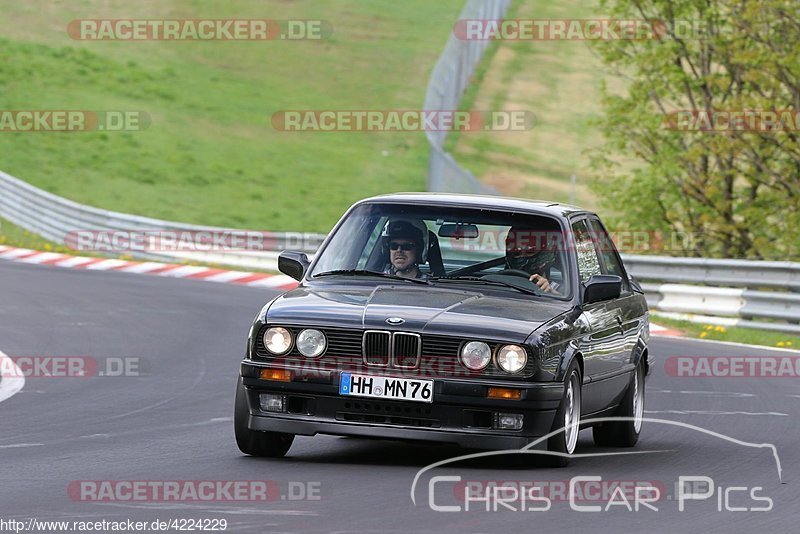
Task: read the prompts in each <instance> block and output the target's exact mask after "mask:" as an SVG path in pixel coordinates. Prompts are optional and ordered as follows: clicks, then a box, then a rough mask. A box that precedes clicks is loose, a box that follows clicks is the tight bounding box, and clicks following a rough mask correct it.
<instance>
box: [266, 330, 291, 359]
mask: <svg viewBox="0 0 800 534" xmlns="http://www.w3.org/2000/svg"><path fill="white" fill-rule="evenodd" d="M264 346H265V347H267V350H268V351H270V352H271V353H272V354H285V353H286V352H289V349H290V348H292V333H291V332H289V331H288V330H286V329H285V328H282V327H280V326H273V327H272V328H268V329H267V331H266V332H264Z"/></svg>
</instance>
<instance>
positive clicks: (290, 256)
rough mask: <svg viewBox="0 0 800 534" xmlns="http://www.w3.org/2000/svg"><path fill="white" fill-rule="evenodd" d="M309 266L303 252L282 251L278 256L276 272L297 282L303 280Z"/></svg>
mask: <svg viewBox="0 0 800 534" xmlns="http://www.w3.org/2000/svg"><path fill="white" fill-rule="evenodd" d="M310 264H311V262H310V261H308V256H306V254H305V252H295V251H294V250H284V251H283V252H281V253H280V255H278V270H279V271H280V272H282V273H283V274H285V275H288V276H291V277H292V278H294V279H295V280H297V281H298V282H299V281H300V280H302V279H303V276H304V275H305V274H306V271H307V270H308V266H309V265H310Z"/></svg>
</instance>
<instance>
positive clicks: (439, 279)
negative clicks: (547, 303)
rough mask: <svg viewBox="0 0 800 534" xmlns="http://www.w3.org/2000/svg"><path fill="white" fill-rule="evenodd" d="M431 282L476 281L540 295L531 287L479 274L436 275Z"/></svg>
mask: <svg viewBox="0 0 800 534" xmlns="http://www.w3.org/2000/svg"><path fill="white" fill-rule="evenodd" d="M430 280H431V281H433V282H442V281H445V280H450V281H453V282H478V283H481V284H486V285H492V286H502V287H510V288H512V289H516V290H517V291H521V292H522V293H526V294H528V295H535V296H537V297H540V296H542V294H541V293H539V292H538V291H534V290H533V289H527V288H525V287H520V286H518V285H515V284H510V283H508V282H502V281H500V280H487V279H485V278H481V277H480V276H438V277H434V278H430Z"/></svg>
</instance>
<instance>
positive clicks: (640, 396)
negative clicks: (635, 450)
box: [592, 362, 644, 447]
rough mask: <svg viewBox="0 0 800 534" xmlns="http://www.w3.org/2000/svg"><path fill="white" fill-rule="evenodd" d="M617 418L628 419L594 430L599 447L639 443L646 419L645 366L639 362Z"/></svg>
mask: <svg viewBox="0 0 800 534" xmlns="http://www.w3.org/2000/svg"><path fill="white" fill-rule="evenodd" d="M614 416H615V417H626V418H627V419H626V420H625V421H613V422H608V423H603V424H601V425H598V426H595V427H594V428H593V429H592V437H593V438H594V443H595V445H597V446H598V447H633V446H634V445H636V442H637V441H639V433H640V432H641V431H642V419H643V417H644V364H643V363H642V362H639V365H637V366H636V370H635V371H634V372H633V377H632V378H631V383H630V385H629V386H628V391H627V392H625V396H624V397H623V398H622V403H620V405H619V408H617V411H616V412H615V413H614Z"/></svg>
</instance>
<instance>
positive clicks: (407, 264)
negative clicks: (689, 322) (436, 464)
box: [234, 193, 653, 465]
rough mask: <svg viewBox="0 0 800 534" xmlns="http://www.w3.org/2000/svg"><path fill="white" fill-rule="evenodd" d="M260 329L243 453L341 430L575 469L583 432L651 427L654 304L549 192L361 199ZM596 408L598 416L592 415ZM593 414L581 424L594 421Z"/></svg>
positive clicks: (238, 412)
mask: <svg viewBox="0 0 800 534" xmlns="http://www.w3.org/2000/svg"><path fill="white" fill-rule="evenodd" d="M279 268H280V270H281V271H282V272H284V273H285V274H288V275H290V276H292V277H294V278H295V279H297V280H298V281H299V285H298V287H297V288H296V289H294V290H292V291H289V292H287V293H285V294H283V295H281V296H279V297H277V298H275V299H273V300H272V301H270V302H268V303H267V304H266V305H265V306H264V307H263V309H262V310H261V312H260V313H259V314H258V316H257V317H256V319H255V321H254V322H253V325H252V327H251V329H250V335H249V338H248V343H247V353H246V355H245V358H244V361H243V362H242V364H241V376H240V378H239V381H238V384H237V390H236V403H235V417H234V427H235V434H236V442H237V444H238V446H239V449H240V450H241V451H242V452H244V453H246V454H250V455H256V456H282V455H284V454H286V452H287V451H288V450H289V448H290V447H291V444H292V441H293V440H294V437H295V436H297V435H300V436H313V435H315V434H332V435H340V436H368V437H377V438H386V439H398V440H427V441H438V442H449V443H455V444H460V445H462V446H465V447H473V448H489V449H512V448H513V449H518V448H521V447H524V446H526V445H528V444H529V443H531V442H532V441H533V440H535V439H536V438H546V439H542V440H541V444H542V445H541V446H540V448H543V449H546V450H547V451H549V452H548V453H545V454H549V456H550V457H551V458H552V459H553V461H554V463H556V464H558V465H565V464H566V463H567V461H568V459H569V456H570V455H571V454H572V453H573V452H574V451H575V447H576V444H577V440H578V433H579V431H580V430H581V429H582V428H584V427H586V426H591V427H592V432H593V437H594V440H595V442H596V443H597V444H598V445H602V446H619V447H631V446H633V445H635V444H636V442H637V440H638V437H639V433H640V431H641V427H642V415H643V410H644V399H645V377H646V376H647V375H648V374H649V372H650V370H651V369H652V367H653V357H652V356H651V355H650V354H649V351H648V339H649V319H648V312H647V303H646V302H645V298H644V295H643V294H642V290H641V288H640V287H639V285H638V284H637V283H636V281H635V280H633V279H632V278H631V277H630V276H628V274H627V273H626V271H625V266H624V265H623V263H622V261H621V259H620V256H619V254H618V253H617V250H616V249H615V248H614V245H613V243H612V241H611V239H610V238H609V236H608V234H607V232H606V230H605V228H604V227H603V224H602V223H601V222H600V220H599V218H598V217H597V216H596V215H595V214H593V213H591V212H587V211H585V210H582V209H579V208H575V207H571V206H565V205H561V204H555V203H550V202H540V201H530V200H521V199H509V198H500V197H487V196H473V195H451V194H431V193H425V194H422V193H420V194H396V195H386V196H379V197H373V198H369V199H366V200H363V201H360V202H358V203H356V204H355V205H354V206H352V207H351V208H350V209H349V210H348V211H347V213H346V214H345V215H344V216H343V217H342V219H341V220H340V221H339V223H338V224H337V225H336V226H335V228H334V229H333V231H332V232H331V233H330V235H329V236H328V238H327V239H326V240H325V242H324V243H323V244H322V246H321V247H320V249H319V251H318V253H317V254H316V255H315V257H314V259H313V261H309V260H308V258H307V257H306V255H305V254H303V253H298V252H290V251H286V252H283V253H281V255H280V258H279ZM598 418H601V419H602V418H605V419H611V420H603V421H601V422H597V421H593V420H595V419H598ZM587 420H589V422H588V423H587V422H585V421H587Z"/></svg>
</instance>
